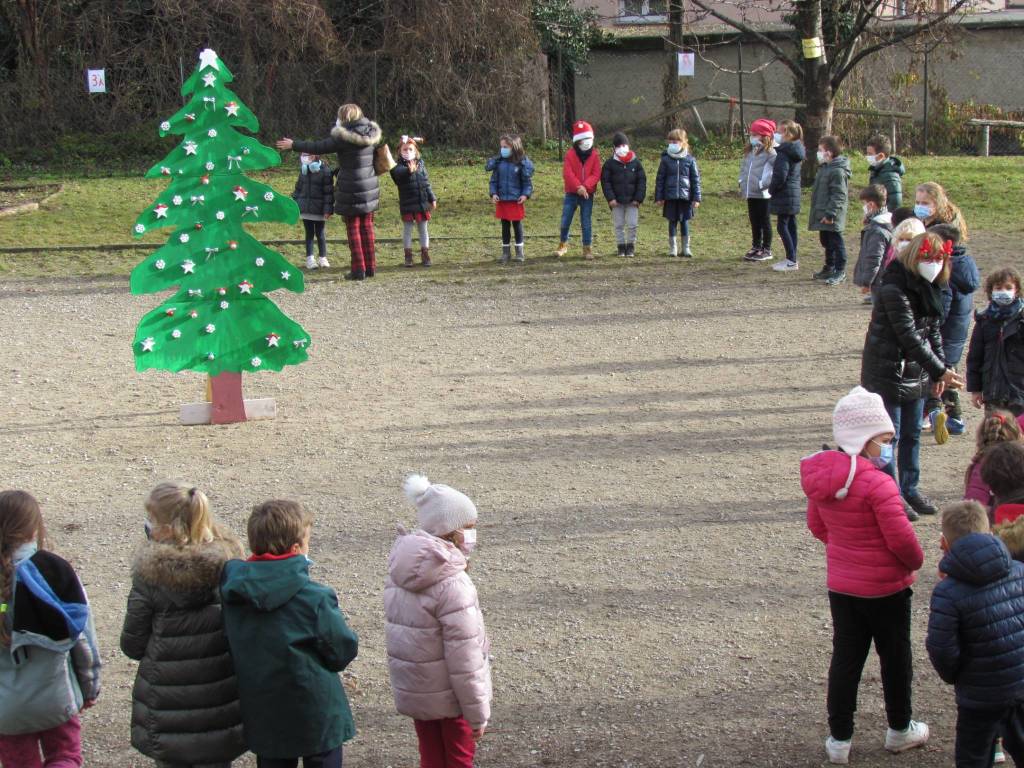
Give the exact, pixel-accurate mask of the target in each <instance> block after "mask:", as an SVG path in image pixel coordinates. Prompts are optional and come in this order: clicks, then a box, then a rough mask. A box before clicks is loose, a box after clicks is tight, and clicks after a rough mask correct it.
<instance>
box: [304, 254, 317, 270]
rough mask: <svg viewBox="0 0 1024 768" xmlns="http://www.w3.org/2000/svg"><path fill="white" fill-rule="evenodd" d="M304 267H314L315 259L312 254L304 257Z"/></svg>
mask: <svg viewBox="0 0 1024 768" xmlns="http://www.w3.org/2000/svg"><path fill="white" fill-rule="evenodd" d="M306 269H316V259H314V258H313V257H312V256H307V257H306Z"/></svg>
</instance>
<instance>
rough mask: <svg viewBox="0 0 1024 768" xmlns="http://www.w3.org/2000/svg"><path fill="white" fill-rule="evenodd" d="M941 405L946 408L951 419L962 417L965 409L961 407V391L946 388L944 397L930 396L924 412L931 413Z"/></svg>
mask: <svg viewBox="0 0 1024 768" xmlns="http://www.w3.org/2000/svg"><path fill="white" fill-rule="evenodd" d="M940 407H944V408H945V409H946V415H947V416H949V418H951V419H962V418H963V417H964V409H963V408H961V407H960V392H959V390H956V389H946V390H944V391H943V393H942V399H941V400H940V399H939V398H937V397H932V396H931V395H929V396H928V399H927V400H926V401H925V404H924V412H925V413H931V412H932V411H934V410H937V409H938V408H940Z"/></svg>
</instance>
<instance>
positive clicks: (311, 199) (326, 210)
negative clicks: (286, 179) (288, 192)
mask: <svg viewBox="0 0 1024 768" xmlns="http://www.w3.org/2000/svg"><path fill="white" fill-rule="evenodd" d="M321 162H322V163H323V161H321ZM292 200H294V201H295V202H296V203H298V204H299V213H306V214H312V215H313V216H327V215H328V214H331V213H334V175H333V174H332V173H331V169H330V168H329V167H328V165H327V163H323V164H322V165H321V166H320V170H319V171H316V172H313V171H308V170H307V172H306V173H302V172H301V171H300V172H299V179H298V181H296V182H295V191H294V192H292Z"/></svg>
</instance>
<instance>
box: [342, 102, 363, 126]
mask: <svg viewBox="0 0 1024 768" xmlns="http://www.w3.org/2000/svg"><path fill="white" fill-rule="evenodd" d="M362 116H363V110H362V109H360V108H359V105H358V104H342V105H341V106H340V107H338V122H339V123H341V124H342V125H346V124H347V123H354V122H355V121H356V120H359V119H360V118H361V117H362Z"/></svg>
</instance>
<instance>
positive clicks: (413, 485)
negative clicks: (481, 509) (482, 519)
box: [403, 475, 477, 536]
mask: <svg viewBox="0 0 1024 768" xmlns="http://www.w3.org/2000/svg"><path fill="white" fill-rule="evenodd" d="M403 488H404V490H405V495H406V497H407V498H408V499H409V501H411V502H412V503H413V504H415V505H416V519H417V522H418V523H419V526H420V528H422V529H423V530H424V531H426V532H427V533H430V534H433V535H434V536H445V535H446V534H449V533H451V532H452V531H458V530H461V529H463V528H465V527H466V526H467V525H469V524H470V523H475V522H476V517H477V512H476V505H475V504H473V502H472V500H471V499H470V498H469V497H468V496H467V495H466V494H464V493H462V492H461V491H457V490H455V489H454V488H449V487H448V486H447V485H442V484H441V483H431V482H430V480H428V479H427V478H426V476H425V475H409V476H408V477H407V478H406V479H405V484H404V486H403Z"/></svg>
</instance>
